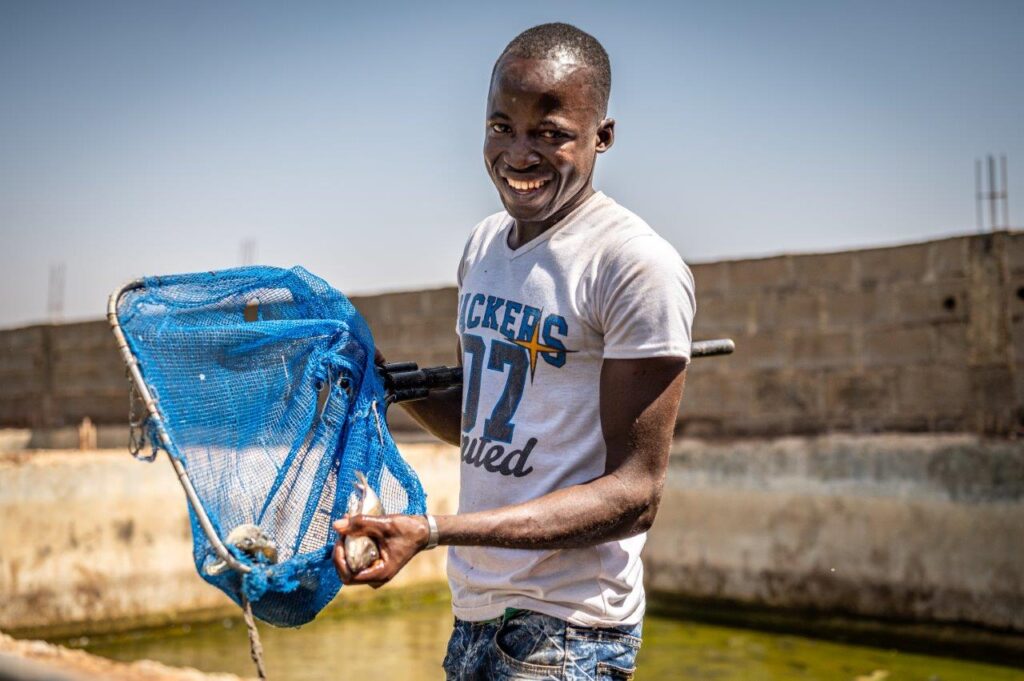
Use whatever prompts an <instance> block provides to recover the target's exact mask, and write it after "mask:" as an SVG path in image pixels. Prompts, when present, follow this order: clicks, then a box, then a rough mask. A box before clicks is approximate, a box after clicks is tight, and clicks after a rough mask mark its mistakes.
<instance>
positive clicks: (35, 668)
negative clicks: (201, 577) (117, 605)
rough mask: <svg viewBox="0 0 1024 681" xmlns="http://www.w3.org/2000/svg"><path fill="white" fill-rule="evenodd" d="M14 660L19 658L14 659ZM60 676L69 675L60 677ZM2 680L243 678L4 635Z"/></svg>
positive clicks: (1, 638)
mask: <svg viewBox="0 0 1024 681" xmlns="http://www.w3.org/2000/svg"><path fill="white" fill-rule="evenodd" d="M11 657H13V658H17V659H15V660H12V659H10V658H11ZM5 672H7V673H8V674H9V676H8V675H7V674H5ZM30 672H31V674H32V675H30ZM60 674H63V675H66V676H58V675H60ZM0 678H53V679H60V681H65V680H66V681H78V680H79V679H83V680H84V679H109V680H110V681H242V679H241V677H238V676H235V675H233V674H206V673H204V672H200V671H198V670H196V669H188V668H185V669H178V668H174V667H168V666H167V665H164V664H160V663H159V662H152V661H150V660H142V661H139V662H133V663H131V664H125V663H123V662H114V661H112V660H108V659H106V658H102V657H97V656H96V655H90V654H89V653H86V652H84V651H81V650H70V649H68V648H62V647H61V646H56V645H53V644H50V643H46V642H44V641H22V640H18V639H14V638H11V637H10V636H7V635H6V634H4V633H0Z"/></svg>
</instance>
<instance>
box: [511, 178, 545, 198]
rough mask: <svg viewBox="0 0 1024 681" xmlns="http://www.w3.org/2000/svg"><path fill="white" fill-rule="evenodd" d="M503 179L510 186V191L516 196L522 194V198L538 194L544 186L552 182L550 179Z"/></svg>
mask: <svg viewBox="0 0 1024 681" xmlns="http://www.w3.org/2000/svg"><path fill="white" fill-rule="evenodd" d="M502 179H504V180H505V184H507V185H508V187H509V189H511V190H512V191H514V192H515V193H516V194H520V195H522V196H529V195H530V194H532V193H534V192H536V191H537V190H539V189H540V188H541V187H543V186H544V185H546V184H547V183H548V182H550V181H551V180H550V179H547V178H545V179H535V180H517V179H515V178H511V177H503V178H502Z"/></svg>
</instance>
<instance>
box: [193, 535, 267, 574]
mask: <svg viewBox="0 0 1024 681" xmlns="http://www.w3.org/2000/svg"><path fill="white" fill-rule="evenodd" d="M226 543H228V544H230V545H231V546H234V547H235V548H236V549H238V550H239V551H241V552H242V553H244V554H246V555H247V556H249V557H251V558H256V557H257V556H259V555H262V556H263V557H264V558H266V559H267V562H268V563H276V562H277V544H276V543H274V540H273V539H271V538H270V537H269V536H268V535H267V534H266V533H265V532H264V531H263V530H261V529H260V528H259V527H257V526H256V525H253V524H252V523H242V524H241V525H239V526H238V527H236V528H235V529H233V530H231V532H230V533H229V534H228V540H227V542H226ZM227 569H228V564H227V563H226V562H224V561H223V560H217V561H214V562H213V563H210V565H208V566H207V567H206V574H208V575H219V574H220V573H222V572H224V571H225V570H227Z"/></svg>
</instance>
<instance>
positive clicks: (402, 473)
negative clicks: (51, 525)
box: [108, 266, 426, 626]
mask: <svg viewBox="0 0 1024 681" xmlns="http://www.w3.org/2000/svg"><path fill="white" fill-rule="evenodd" d="M108 317H109V318H110V323H111V325H112V327H113V329H114V333H115V336H117V338H118V342H119V344H120V345H121V349H122V353H124V356H125V360H126V362H127V363H128V367H129V371H130V372H131V374H132V378H133V380H134V385H135V388H136V390H137V391H138V393H139V395H140V397H141V399H142V400H143V401H144V402H145V403H146V406H147V413H148V418H147V419H146V420H145V424H144V428H145V431H146V434H147V435H148V439H149V440H150V442H151V443H152V445H153V449H152V456H155V455H156V453H157V449H163V450H166V452H167V454H168V455H169V457H170V459H171V462H172V464H173V465H174V467H175V469H176V470H177V472H178V476H179V478H180V479H181V482H182V486H183V487H184V489H185V492H186V496H187V497H188V499H189V514H190V518H191V524H192V538H193V558H194V560H195V565H196V569H197V570H198V572H199V574H200V575H201V576H202V578H203V579H205V580H206V581H207V582H209V583H210V584H213V585H214V586H216V587H218V588H219V589H221V590H222V591H224V592H225V593H226V594H227V595H228V596H230V597H231V598H232V599H233V600H234V601H235V602H236V603H238V604H239V605H240V606H242V607H243V608H245V607H246V605H247V604H251V608H252V613H253V614H255V616H256V617H258V618H259V619H261V620H263V621H265V622H268V623H270V624H273V625H276V626H298V625H301V624H304V623H306V622H309V621H310V620H312V619H313V618H314V617H315V616H316V615H317V613H319V612H320V610H321V609H323V608H324V607H325V606H326V605H327V604H328V603H329V602H330V601H331V600H332V599H333V597H334V596H335V594H337V592H338V590H339V589H340V587H341V582H340V581H339V579H338V575H337V573H336V571H335V569H334V566H333V563H332V561H331V554H332V551H333V548H334V544H335V542H336V541H337V535H336V533H335V532H334V531H333V530H332V528H331V524H332V522H333V521H335V520H337V519H338V518H340V517H341V516H342V515H344V514H345V513H346V511H347V508H348V504H349V499H350V495H351V494H352V492H353V489H354V487H355V483H356V482H357V473H358V474H359V475H365V478H366V481H367V483H368V485H369V487H370V488H372V490H373V491H374V492H375V493H376V495H377V497H379V499H380V503H381V505H382V506H383V512H384V513H407V514H419V513H424V512H425V510H426V504H425V502H426V499H425V494H424V492H423V488H422V486H421V484H420V482H419V479H418V478H417V476H416V473H415V472H414V471H413V470H412V468H411V467H410V466H409V465H408V464H407V463H406V462H405V461H404V460H403V459H402V457H401V456H400V455H399V452H398V449H397V447H396V446H395V442H394V440H393V439H392V437H391V434H390V433H389V432H388V428H387V424H386V422H385V420H384V415H385V408H386V405H387V399H388V395H387V391H386V390H385V385H384V378H383V377H382V376H381V375H380V374H378V371H377V367H376V365H375V364H374V342H373V337H372V335H371V333H370V329H369V327H368V326H367V324H366V322H365V321H364V320H363V318H362V316H360V314H359V312H358V311H357V310H356V308H355V307H354V306H353V305H352V303H351V302H350V301H349V300H348V299H347V298H346V297H345V296H344V295H342V294H341V293H340V292H338V291H336V290H335V289H333V288H331V286H329V285H328V284H327V283H326V282H324V281H323V280H322V279H320V278H318V277H316V276H314V275H312V274H310V273H309V272H307V271H306V270H304V269H303V268H301V267H294V268H291V269H279V268H273V267H263V266H253V267H242V268H236V269H230V270H223V271H216V272H202V273H194V274H178V275H170V276H160V277H149V278H145V279H141V280H138V281H136V282H132V283H131V284H128V285H126V286H125V287H123V288H121V289H119V290H118V291H116V292H115V293H114V295H112V296H111V302H110V306H109V309H108ZM152 456H151V457H150V458H152ZM229 568H230V569H229Z"/></svg>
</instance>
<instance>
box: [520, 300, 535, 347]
mask: <svg viewBox="0 0 1024 681" xmlns="http://www.w3.org/2000/svg"><path fill="white" fill-rule="evenodd" d="M537 324H540V310H539V309H538V308H536V307H533V306H532V305H527V306H526V307H524V308H523V320H522V323H521V324H520V325H519V335H518V336H516V339H517V340H521V341H528V340H533V330H534V329H535V328H537Z"/></svg>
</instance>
